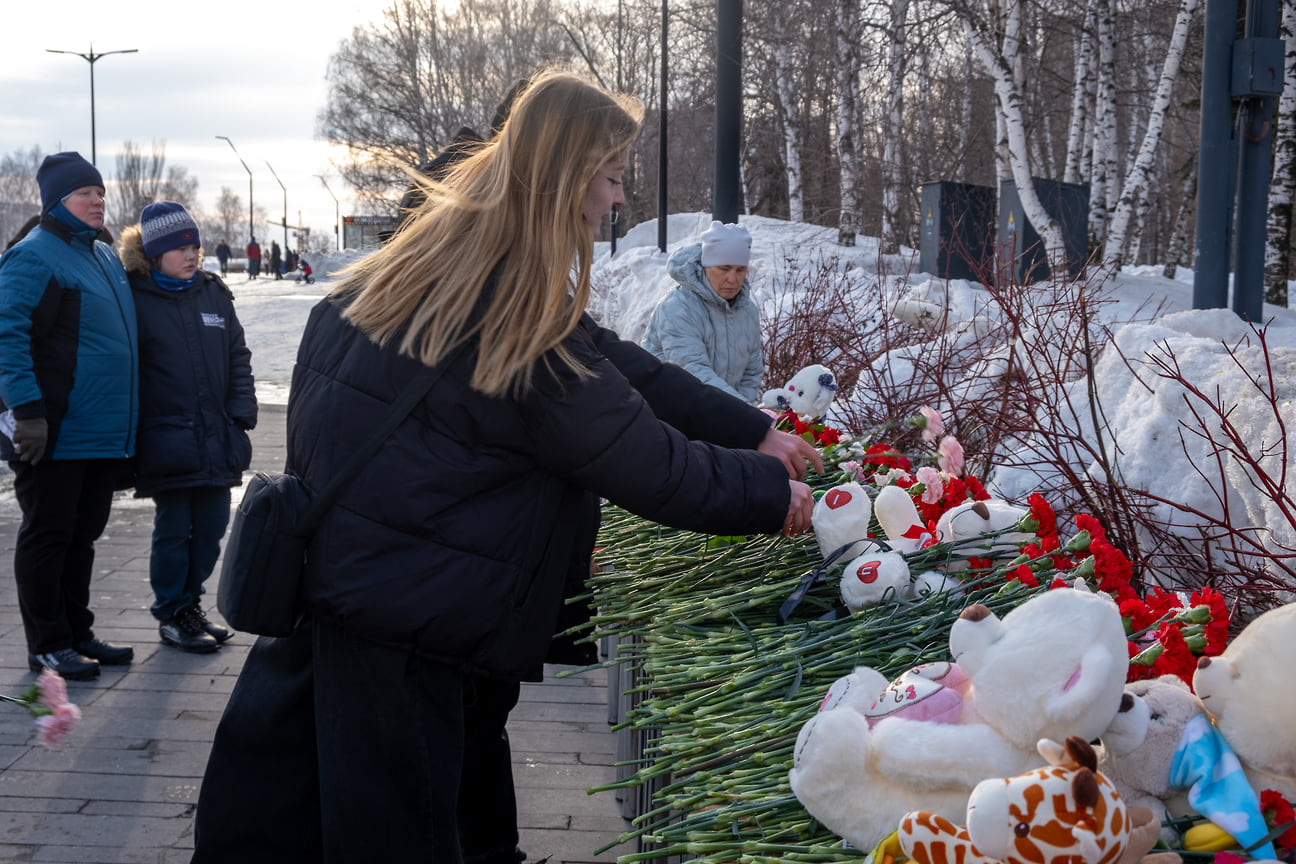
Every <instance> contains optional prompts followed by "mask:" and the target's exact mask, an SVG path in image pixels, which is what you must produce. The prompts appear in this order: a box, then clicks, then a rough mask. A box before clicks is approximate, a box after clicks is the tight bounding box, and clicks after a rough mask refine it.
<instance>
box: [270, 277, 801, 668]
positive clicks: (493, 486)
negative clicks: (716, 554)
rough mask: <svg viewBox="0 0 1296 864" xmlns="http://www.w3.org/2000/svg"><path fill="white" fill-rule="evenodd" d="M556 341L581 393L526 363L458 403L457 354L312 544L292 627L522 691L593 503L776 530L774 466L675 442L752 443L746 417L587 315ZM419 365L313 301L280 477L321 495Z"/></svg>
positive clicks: (782, 481)
mask: <svg viewBox="0 0 1296 864" xmlns="http://www.w3.org/2000/svg"><path fill="white" fill-rule="evenodd" d="M566 345H567V347H568V348H569V349H570V350H571V351H572V353H573V354H574V356H575V357H576V358H578V359H579V360H580V361H581V362H583V363H584V364H585V365H586V366H587V367H588V368H589V369H591V370H592V371H593V372H594V375H593V377H592V378H587V379H580V378H578V377H576V376H575V375H574V374H572V373H570V372H567V371H562V372H558V373H556V374H553V375H551V374H549V373H547V372H546V371H545V370H544V368H543V365H538V366H537V371H536V375H535V383H534V385H533V387H532V389H531V390H530V391H529V392H528V393H526V394H525V395H523V396H521V397H519V398H516V399H501V398H490V397H486V396H483V395H482V394H480V393H478V392H476V391H474V390H472V389H471V388H470V387H469V385H468V381H469V378H470V376H471V374H472V369H473V366H474V363H475V355H474V354H473V352H471V351H469V352H466V353H464V354H463V355H462V356H460V357H458V358H457V359H455V360H454V362H453V363H452V364H451V365H450V366H449V367H448V368H447V370H446V372H445V374H444V375H443V377H442V378H441V379H440V380H439V381H438V382H437V383H436V384H435V385H434V386H433V388H432V390H431V392H430V393H429V395H428V396H427V397H426V398H425V399H424V400H423V401H422V402H421V403H420V404H419V405H418V406H417V407H416V408H415V409H414V411H413V413H412V414H411V415H410V416H409V417H408V418H406V420H405V421H404V422H403V423H402V424H401V426H400V427H399V428H398V429H397V430H396V431H395V432H394V433H393V434H392V436H391V437H390V438H389V439H388V440H387V441H386V443H385V444H384V445H383V446H382V448H381V449H380V450H379V452H378V454H377V455H376V456H375V457H374V458H373V459H372V461H370V462H369V463H368V465H367V466H366V467H365V468H364V469H363V470H362V472H361V473H360V475H359V476H358V477H357V479H356V480H355V481H353V482H352V483H351V485H350V486H348V487H347V489H346V490H345V492H344V493H343V495H342V497H341V499H340V501H339V503H338V504H337V505H335V506H334V507H333V508H332V510H331V511H330V512H329V515H328V516H327V517H326V519H325V521H324V523H323V525H322V526H321V528H320V530H319V531H317V532H316V534H315V536H314V537H313V538H312V541H311V544H310V548H309V553H308V564H307V576H306V583H305V591H304V593H305V599H306V605H307V609H308V610H309V611H310V612H311V613H312V614H314V615H317V616H322V617H325V618H328V619H330V620H332V621H334V622H336V623H337V624H339V625H340V626H342V627H343V628H345V629H347V630H350V631H353V632H355V633H356V634H358V635H361V636H364V637H366V638H370V639H373V640H375V641H377V642H381V643H386V644H392V645H398V646H403V647H408V648H410V649H411V650H413V651H415V652H417V653H419V654H420V655H422V656H425V657H428V658H432V659H435V660H438V661H442V662H446V663H450V664H454V665H457V666H460V667H462V668H465V669H466V670H468V671H470V672H475V673H485V674H493V675H499V676H504V677H525V676H526V675H527V674H529V673H530V672H532V671H533V670H534V669H535V667H537V666H538V665H539V664H540V663H541V661H542V660H543V659H544V657H545V652H546V648H547V647H548V645H549V641H550V638H551V637H552V635H553V634H554V632H555V622H556V620H557V618H558V613H559V606H560V603H561V598H562V595H563V588H564V583H566V582H567V581H568V579H569V578H576V579H578V580H579V579H583V578H584V577H585V576H587V575H588V573H589V561H590V553H591V551H592V548H593V544H594V536H595V533H596V531H597V528H598V512H599V510H598V498H599V496H602V497H605V498H607V499H608V500H609V501H611V502H613V503H615V504H619V505H621V506H622V507H625V508H626V509H628V510H631V511H633V512H635V513H638V514H640V515H643V516H645V517H648V518H650V519H654V520H656V521H659V522H661V523H663V524H666V525H672V526H678V527H682V528H688V529H693V530H699V531H708V532H714V533H723V534H730V533H734V534H736V533H745V532H752V533H756V532H773V531H777V530H778V529H779V527H780V525H781V524H782V522H783V519H784V517H785V516H786V514H787V508H788V501H789V495H790V491H789V486H788V476H787V472H786V469H785V468H784V467H783V465H782V463H781V462H779V461H778V460H777V459H774V458H772V457H769V456H765V455H763V454H760V453H757V452H754V451H738V450H725V449H721V448H719V447H716V446H713V445H712V444H708V443H703V442H702V441H698V440H690V439H689V437H687V436H686V435H685V434H684V432H682V431H680V429H682V428H688V427H691V428H688V432H689V433H690V434H692V435H694V436H697V435H710V434H715V436H716V438H717V440H725V441H726V443H730V444H732V445H734V446H747V447H755V446H756V445H757V444H758V443H759V442H760V440H761V438H762V437H763V436H764V434H765V432H766V431H767V430H768V428H769V422H768V419H767V418H765V417H764V415H762V414H761V413H760V412H758V411H755V410H754V409H749V408H747V407H746V406H743V405H741V404H740V403H738V402H737V401H736V400H732V399H726V398H725V397H723V396H721V395H720V394H718V393H717V392H716V391H715V390H714V389H712V388H709V387H704V386H703V385H701V384H700V383H699V382H698V381H697V380H696V379H694V378H692V377H691V376H689V375H687V374H686V373H684V372H682V371H681V370H679V369H678V368H676V367H671V366H663V365H662V364H660V363H658V362H657V361H655V360H654V359H653V358H652V357H651V356H649V355H647V354H646V353H645V352H643V351H642V349H640V348H638V347H637V346H634V345H631V344H628V343H624V342H621V341H620V340H617V339H616V337H615V335H614V334H611V333H610V332H609V331H606V330H602V329H601V328H599V327H598V326H597V325H595V324H594V322H593V320H592V319H590V318H589V317H588V316H585V317H584V318H583V319H582V321H581V324H580V326H579V327H578V328H577V329H576V330H575V332H573V333H572V334H571V335H570V336H569V337H568V339H567V340H566ZM610 356H617V357H618V358H619V365H620V367H621V368H624V369H625V370H626V371H627V372H628V373H629V375H630V376H631V380H627V377H626V375H625V374H622V372H621V371H619V369H618V365H614V363H613V362H612V361H611V360H610V359H609V357H610ZM419 368H421V367H420V364H419V363H418V362H417V361H415V360H413V359H411V358H409V357H406V356H402V355H399V354H397V352H396V351H395V349H380V348H379V347H378V346H377V345H375V344H374V343H373V342H371V341H370V340H369V339H368V338H367V337H366V336H364V335H363V334H362V333H361V332H360V331H359V330H358V329H356V328H354V327H352V326H351V325H350V324H348V323H347V322H345V321H344V320H343V318H342V317H341V313H340V310H339V308H338V306H337V305H336V301H334V300H332V299H326V300H324V301H322V302H321V303H319V304H318V305H317V306H316V307H315V309H314V310H313V311H312V313H311V316H310V320H309V322H308V323H307V325H306V329H305V333H304V335H303V337H302V342H301V346H300V348H299V350H298V356H297V365H296V367H295V368H294V371H293V380H292V387H291V390H290V396H289V399H288V467H289V469H290V470H292V471H294V472H296V473H298V474H299V475H300V476H302V477H303V478H304V479H305V481H306V484H307V485H308V486H309V487H310V488H311V489H313V490H316V491H318V490H320V489H321V488H323V487H324V486H325V485H326V484H327V483H328V481H329V479H330V478H331V477H332V476H333V475H334V474H335V473H336V471H337V470H338V468H339V466H340V465H341V464H342V463H343V462H344V461H345V460H346V459H347V457H348V456H349V455H350V454H351V453H352V452H353V451H354V450H355V449H356V448H357V447H359V446H360V443H361V441H362V440H363V439H364V437H365V436H366V434H367V433H368V432H369V431H370V430H371V429H372V428H373V427H374V426H375V425H376V424H379V423H380V422H381V421H382V418H383V417H384V415H385V413H386V412H387V410H388V408H389V406H390V405H391V403H392V402H393V401H395V399H396V397H397V394H398V393H399V392H400V390H401V388H402V387H403V386H404V385H405V384H406V383H407V382H408V381H409V380H410V378H411V377H412V376H413V375H414V374H415V373H416V372H417V370H418V369H419ZM632 382H633V384H637V385H638V386H639V387H640V388H641V389H636V386H632ZM641 393H648V394H650V396H651V398H652V399H653V402H654V405H656V404H660V405H661V406H662V410H663V418H659V417H658V416H656V415H655V414H654V412H653V409H652V408H650V407H649V404H648V403H647V402H646V401H645V398H644V396H643V395H641ZM708 403H709V404H710V409H709V410H708V408H707V407H706V406H707V405H708ZM669 424H678V425H676V426H673V425H669Z"/></svg>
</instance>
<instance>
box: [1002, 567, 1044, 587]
mask: <svg viewBox="0 0 1296 864" xmlns="http://www.w3.org/2000/svg"><path fill="white" fill-rule="evenodd" d="M1007 580H1008V581H1009V582H1012V581H1014V580H1015V581H1017V582H1020V583H1022V584H1023V585H1025V586H1026V587H1027V588H1038V587H1039V580H1038V579H1036V578H1035V573H1034V572H1033V571H1032V570H1031V569H1030V568H1029V567H1027V566H1026V565H1025V564H1018V565H1017V566H1016V567H1014V568H1013V569H1012V570H1009V571H1008V573H1007Z"/></svg>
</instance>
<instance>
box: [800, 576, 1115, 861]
mask: <svg viewBox="0 0 1296 864" xmlns="http://www.w3.org/2000/svg"><path fill="white" fill-rule="evenodd" d="M949 645H950V654H951V656H952V660H953V662H949V663H935V664H928V665H926V666H920V667H917V668H916V669H911V670H909V671H908V672H906V673H905V674H904V675H902V676H901V677H900V678H899V679H897V680H896V681H895V682H892V683H890V684H888V683H887V682H886V679H885V678H884V677H883V676H882V675H881V673H879V672H877V671H876V670H874V669H870V668H867V667H860V668H858V669H856V670H855V671H854V672H853V673H851V674H850V675H848V676H846V677H845V678H842V679H840V680H838V681H837V682H836V683H834V684H833V686H832V688H830V690H829V693H828V695H827V697H826V698H825V699H824V701H823V703H822V705H821V707H820V710H819V712H818V713H817V714H816V715H815V716H814V717H813V718H811V719H810V720H809V721H807V722H806V724H805V725H804V726H803V727H802V728H801V732H800V734H799V735H798V737H797V742H796V750H795V754H794V763H793V767H792V770H791V772H790V773H789V780H790V782H791V785H792V791H793V792H794V793H796V796H797V798H798V800H800V801H801V803H802V804H803V805H804V806H805V808H806V810H808V811H809V812H810V813H811V814H812V815H813V816H815V818H817V819H818V820H819V821H820V822H822V823H823V824H824V825H825V826H827V827H828V828H830V829H831V830H833V831H835V832H837V833H838V834H840V835H841V836H842V837H844V838H846V839H847V840H848V841H850V842H851V843H852V844H853V845H855V846H856V847H858V848H862V849H870V848H872V847H873V846H875V845H876V844H877V843H878V842H879V841H880V840H882V839H883V838H884V837H886V836H887V835H888V834H890V833H891V832H892V831H894V830H895V828H896V826H897V825H898V824H899V822H900V818H901V817H902V816H904V814H905V813H907V812H909V811H911V810H925V811H928V812H932V813H937V814H940V815H943V816H945V817H946V818H954V819H958V818H961V817H962V814H963V813H964V811H965V810H966V808H967V802H968V795H969V794H970V793H971V791H972V789H973V787H975V786H976V784H977V783H979V782H980V781H982V780H984V779H985V778H987V777H1010V776H1013V775H1016V774H1020V773H1022V772H1023V771H1026V770H1029V769H1031V768H1034V767H1037V766H1038V765H1040V764H1041V757H1040V756H1039V753H1038V752H1037V750H1036V744H1037V742H1038V741H1039V740H1040V739H1041V738H1051V739H1053V740H1055V741H1063V740H1066V738H1067V737H1068V736H1070V735H1079V736H1081V737H1083V738H1084V739H1086V740H1090V739H1093V738H1096V737H1098V735H1099V734H1101V733H1102V732H1103V731H1104V730H1105V729H1106V728H1107V727H1108V726H1109V725H1110V723H1111V721H1112V719H1113V718H1114V717H1115V715H1116V712H1117V709H1118V708H1119V706H1120V703H1121V695H1122V687H1123V685H1124V683H1125V676H1126V672H1127V670H1128V667H1129V660H1128V650H1127V648H1126V639H1125V631H1124V628H1123V627H1122V625H1121V617H1120V612H1119V610H1118V609H1117V608H1116V604H1115V603H1114V602H1113V601H1112V600H1111V598H1110V597H1108V596H1107V595H1105V594H1094V593H1092V592H1090V591H1088V590H1087V589H1085V588H1084V587H1083V585H1082V583H1081V585H1080V586H1078V587H1077V588H1060V589H1057V590H1054V591H1048V592H1045V593H1042V594H1039V595H1037V596H1035V597H1032V598H1031V599H1030V600H1028V601H1026V602H1025V603H1023V604H1022V605H1021V606H1019V607H1017V608H1016V609H1014V610H1013V611H1011V612H1009V613H1008V614H1007V615H1005V616H1004V617H1003V618H1002V619H1000V618H999V617H998V616H996V615H995V614H994V613H992V612H991V611H990V610H989V609H988V608H986V607H985V606H983V605H980V604H976V605H973V606H969V607H968V608H967V609H964V610H963V612H962V614H961V615H960V617H959V618H958V620H957V621H955V623H954V625H953V627H952V628H951V629H950V638H949Z"/></svg>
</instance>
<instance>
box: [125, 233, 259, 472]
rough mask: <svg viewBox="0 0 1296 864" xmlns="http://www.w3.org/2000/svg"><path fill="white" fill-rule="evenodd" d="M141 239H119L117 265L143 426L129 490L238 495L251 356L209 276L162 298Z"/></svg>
mask: <svg viewBox="0 0 1296 864" xmlns="http://www.w3.org/2000/svg"><path fill="white" fill-rule="evenodd" d="M143 256H144V249H143V246H142V244H141V243H140V240H139V233H138V230H135V231H132V230H131V229H127V230H126V231H125V232H123V233H122V262H123V263H124V264H125V265H126V269H127V275H128V276H129V277H130V284H131V293H132V294H133V295H134V297H135V314H136V318H137V320H138V322H139V342H140V421H139V435H138V443H137V445H136V448H135V450H136V456H137V465H136V476H135V491H136V494H137V495H140V496H144V497H147V496H150V495H153V494H155V493H157V492H164V491H167V490H170V489H187V488H192V487H196V486H238V485H239V484H240V483H242V482H243V471H244V470H245V469H246V468H247V467H248V465H249V464H250V463H251V461H252V442H251V441H250V440H249V439H248V434H247V431H246V430H248V429H251V428H252V427H254V426H256V421H257V402H256V388H255V384H254V382H253V379H252V352H251V351H250V350H248V347H247V344H246V343H245V342H244V340H243V325H242V324H240V323H239V320H238V316H237V315H235V314H234V298H233V295H232V294H231V293H230V290H229V288H228V287H226V285H225V283H224V282H222V281H221V279H220V277H219V276H217V275H215V274H214V273H208V272H207V271H205V270H199V271H198V278H197V280H196V281H195V282H194V284H193V285H191V286H190V287H188V288H185V289H183V290H180V291H165V290H163V289H162V288H160V287H158V286H157V284H156V283H154V281H153V278H152V276H150V275H149V270H148V260H147V259H146V258H144V257H143Z"/></svg>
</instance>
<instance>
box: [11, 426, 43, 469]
mask: <svg viewBox="0 0 1296 864" xmlns="http://www.w3.org/2000/svg"><path fill="white" fill-rule="evenodd" d="M48 436H49V426H48V425H47V424H46V423H45V418H44V417H33V418H31V419H30V420H15V421H14V433H13V445H14V452H15V453H17V454H18V458H19V460H21V461H23V462H30V463H31V464H33V465H35V464H36V463H37V462H39V461H40V460H41V457H42V456H44V455H45V442H46V439H47V437H48Z"/></svg>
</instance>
